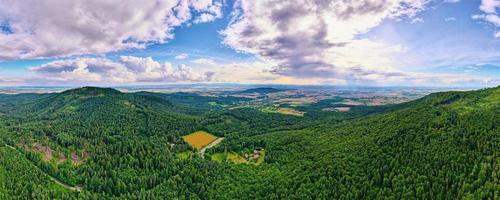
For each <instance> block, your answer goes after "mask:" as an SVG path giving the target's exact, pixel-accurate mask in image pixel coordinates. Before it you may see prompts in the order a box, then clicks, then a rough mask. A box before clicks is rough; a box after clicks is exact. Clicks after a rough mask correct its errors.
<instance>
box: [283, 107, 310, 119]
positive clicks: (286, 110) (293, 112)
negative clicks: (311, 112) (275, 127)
mask: <svg viewBox="0 0 500 200" xmlns="http://www.w3.org/2000/svg"><path fill="white" fill-rule="evenodd" d="M277 111H278V112H279V113H281V114H284V115H295V116H300V117H302V116H304V112H300V111H297V110H294V109H291V108H278V110H277Z"/></svg>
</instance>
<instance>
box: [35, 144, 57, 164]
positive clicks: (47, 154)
mask: <svg viewBox="0 0 500 200" xmlns="http://www.w3.org/2000/svg"><path fill="white" fill-rule="evenodd" d="M33 147H34V150H35V151H37V152H40V153H42V156H43V160H44V161H50V160H52V157H53V156H52V152H53V150H52V149H51V148H50V147H49V146H45V145H43V144H39V143H35V144H34V145H33Z"/></svg>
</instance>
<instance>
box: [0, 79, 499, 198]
mask: <svg viewBox="0 0 500 200" xmlns="http://www.w3.org/2000/svg"><path fill="white" fill-rule="evenodd" d="M279 91H284V90H280V89H276V88H266V87H263V88H253V89H248V90H245V91H244V92H245V93H259V94H268V93H274V92H279ZM238 101H242V102H247V101H249V100H248V99H246V98H235V97H214V96H208V97H207V96H199V95H196V94H192V93H176V94H160V93H151V92H138V93H122V92H119V91H117V90H115V89H110V88H95V87H84V88H78V89H72V90H68V91H64V92H61V93H53V94H40V95H37V94H29V95H28V94H24V95H2V96H0V113H1V115H0V199H16V198H32V197H34V196H35V197H37V198H41V199H446V198H451V199H499V195H500V194H499V193H498V191H499V190H498V187H499V184H498V183H499V172H500V167H499V166H500V165H499V162H500V159H499V158H500V155H499V153H500V152H499V144H500V123H498V122H499V121H498V119H500V87H496V88H490V89H483V90H477V91H468V92H439V93H433V94H430V95H428V96H426V97H424V98H421V99H418V100H415V101H411V102H407V103H403V104H398V105H386V106H383V107H376V108H382V109H370V110H369V112H366V113H364V114H362V115H352V113H351V114H350V113H349V112H346V113H340V112H326V113H322V114H321V115H320V114H319V113H318V112H308V113H307V115H306V116H304V117H294V116H288V115H281V114H277V113H265V112H261V111H260V110H258V109H254V108H251V107H236V108H234V107H233V108H225V107H224V106H218V104H223V105H229V104H232V103H234V102H238ZM360 112H362V111H360ZM368 113H370V114H368ZM197 130H205V131H207V132H210V133H213V134H214V135H217V136H224V137H225V139H224V141H223V142H221V143H219V144H218V145H217V146H215V147H213V148H211V149H209V150H208V151H207V152H206V154H205V157H204V158H201V157H199V156H198V154H196V153H195V152H196V151H195V150H193V149H191V148H190V147H189V146H188V145H187V144H185V142H183V140H182V139H181V137H182V136H184V135H187V134H189V133H191V132H193V131H197ZM37 147H38V148H37ZM256 149H259V150H261V149H262V150H265V154H263V155H262V156H265V157H264V159H263V162H262V164H260V165H259V166H253V165H246V164H242V163H240V164H235V163H234V162H227V160H228V159H229V158H228V157H225V158H224V157H221V158H218V159H219V160H218V162H215V161H213V160H212V159H211V156H212V155H215V154H216V153H218V154H219V155H222V154H221V153H224V155H228V156H236V157H238V156H242V157H244V156H245V154H247V155H248V154H251V153H252V152H254V150H256ZM226 153H227V154H226ZM180 155H190V156H184V157H181V156H180ZM73 157H74V158H75V159H77V160H78V159H80V160H81V164H79V165H75V164H72V163H71V162H68V160H70V159H68V158H73ZM233 160H234V158H233ZM49 176H50V177H54V178H55V179H57V180H59V181H61V182H64V183H65V184H68V185H70V186H72V187H73V186H75V187H78V188H81V192H78V193H77V192H73V191H70V190H66V189H65V188H61V187H60V185H57V184H54V181H52V179H50V178H49Z"/></svg>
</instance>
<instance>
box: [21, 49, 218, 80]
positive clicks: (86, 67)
mask: <svg viewBox="0 0 500 200" xmlns="http://www.w3.org/2000/svg"><path fill="white" fill-rule="evenodd" d="M30 70H31V71H32V72H34V73H35V74H36V76H37V79H41V80H47V81H56V82H67V81H71V82H78V83H108V84H109V83H147V82H206V81H210V80H211V79H212V77H213V76H214V73H213V72H205V73H203V74H199V73H196V72H194V71H193V70H192V69H191V68H190V67H188V66H186V65H179V66H177V67H174V66H172V64H170V63H163V64H161V63H159V62H157V61H155V60H153V59H152V58H151V57H146V58H144V57H133V56H122V57H120V59H119V60H118V61H113V60H109V59H107V58H77V59H66V60H58V61H53V62H50V63H47V64H44V65H41V66H37V67H32V68H31V69H30Z"/></svg>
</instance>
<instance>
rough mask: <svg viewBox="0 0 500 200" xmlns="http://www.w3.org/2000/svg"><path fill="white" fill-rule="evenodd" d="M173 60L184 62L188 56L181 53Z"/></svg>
mask: <svg viewBox="0 0 500 200" xmlns="http://www.w3.org/2000/svg"><path fill="white" fill-rule="evenodd" d="M174 58H175V59H177V60H184V59H186V58H189V55H188V54H186V53H181V54H179V55H176V56H175V57H174Z"/></svg>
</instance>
